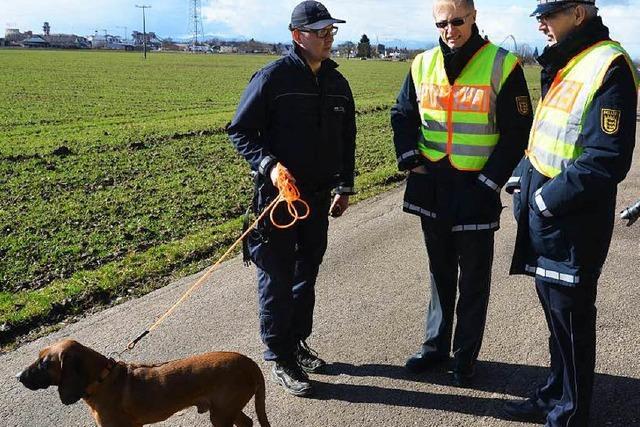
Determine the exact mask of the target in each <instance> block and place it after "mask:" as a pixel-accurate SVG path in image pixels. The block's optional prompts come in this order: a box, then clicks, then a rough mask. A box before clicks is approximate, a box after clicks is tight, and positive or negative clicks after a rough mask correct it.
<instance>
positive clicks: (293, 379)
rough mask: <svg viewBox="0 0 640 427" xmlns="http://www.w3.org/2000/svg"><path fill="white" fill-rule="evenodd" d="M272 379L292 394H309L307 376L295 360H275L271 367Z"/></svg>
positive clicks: (309, 385)
mask: <svg viewBox="0 0 640 427" xmlns="http://www.w3.org/2000/svg"><path fill="white" fill-rule="evenodd" d="M271 374H272V377H273V380H274V381H275V382H277V383H278V384H280V385H281V386H282V387H284V389H285V390H286V391H287V392H289V393H291V394H293V395H294V396H308V395H309V394H311V390H312V388H311V382H310V381H309V376H308V375H307V374H306V372H304V371H303V370H302V369H300V366H298V364H297V363H296V362H295V361H284V360H282V361H276V362H275V363H274V364H273V369H271Z"/></svg>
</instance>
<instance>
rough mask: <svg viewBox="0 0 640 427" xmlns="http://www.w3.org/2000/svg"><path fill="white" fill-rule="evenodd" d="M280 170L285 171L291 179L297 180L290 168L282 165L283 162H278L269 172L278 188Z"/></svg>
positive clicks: (292, 180)
mask: <svg viewBox="0 0 640 427" xmlns="http://www.w3.org/2000/svg"><path fill="white" fill-rule="evenodd" d="M280 171H282V172H284V174H285V175H286V176H287V178H289V181H291V182H296V179H295V178H294V177H293V175H291V172H289V169H287V168H285V167H284V166H282V163H276V165H275V166H274V167H272V168H271V171H270V172H269V178H271V182H272V183H273V186H274V187H276V188H278V175H280Z"/></svg>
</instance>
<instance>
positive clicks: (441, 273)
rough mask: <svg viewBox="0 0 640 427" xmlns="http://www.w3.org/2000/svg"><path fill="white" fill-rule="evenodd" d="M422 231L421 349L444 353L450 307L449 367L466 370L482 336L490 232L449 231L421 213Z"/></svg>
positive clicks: (488, 283)
mask: <svg viewBox="0 0 640 427" xmlns="http://www.w3.org/2000/svg"><path fill="white" fill-rule="evenodd" d="M422 230H423V233H424V238H425V243H426V247H427V254H428V257H429V270H430V272H431V301H430V304H429V308H428V312H427V320H426V327H425V329H426V333H425V341H424V343H423V345H422V353H423V354H427V353H435V354H437V355H440V356H448V355H449V353H450V352H451V350H452V342H451V337H452V331H453V321H454V310H455V313H456V318H457V323H456V328H455V335H454V336H453V358H454V368H455V369H457V370H461V371H468V370H470V369H473V365H474V364H475V361H476V359H477V358H478V353H479V352H480V347H481V345H482V337H483V335H484V327H485V322H486V317H487V307H488V304H489V293H490V287H491V267H492V265H493V247H494V231H493V230H483V231H459V232H452V231H451V225H450V224H449V225H447V224H444V223H439V222H437V221H432V220H428V219H425V218H422ZM458 294H459V296H458V304H457V306H456V296H457V295H458Z"/></svg>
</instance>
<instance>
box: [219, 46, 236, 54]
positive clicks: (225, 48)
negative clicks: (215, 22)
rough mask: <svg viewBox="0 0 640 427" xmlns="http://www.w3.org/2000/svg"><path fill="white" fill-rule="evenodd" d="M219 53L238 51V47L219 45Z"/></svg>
mask: <svg viewBox="0 0 640 427" xmlns="http://www.w3.org/2000/svg"><path fill="white" fill-rule="evenodd" d="M220 53H238V48H237V47H235V46H220Z"/></svg>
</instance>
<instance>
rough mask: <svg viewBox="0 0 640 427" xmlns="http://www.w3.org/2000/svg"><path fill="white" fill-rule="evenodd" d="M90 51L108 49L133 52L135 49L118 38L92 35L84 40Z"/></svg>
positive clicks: (107, 35) (108, 35)
mask: <svg viewBox="0 0 640 427" xmlns="http://www.w3.org/2000/svg"><path fill="white" fill-rule="evenodd" d="M86 40H87V42H88V43H89V46H90V47H91V48H92V49H109V50H134V49H135V47H134V46H133V44H131V43H125V42H123V41H122V39H121V38H120V37H119V36H112V35H110V34H105V35H100V34H94V35H92V36H89V37H87V38H86Z"/></svg>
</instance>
